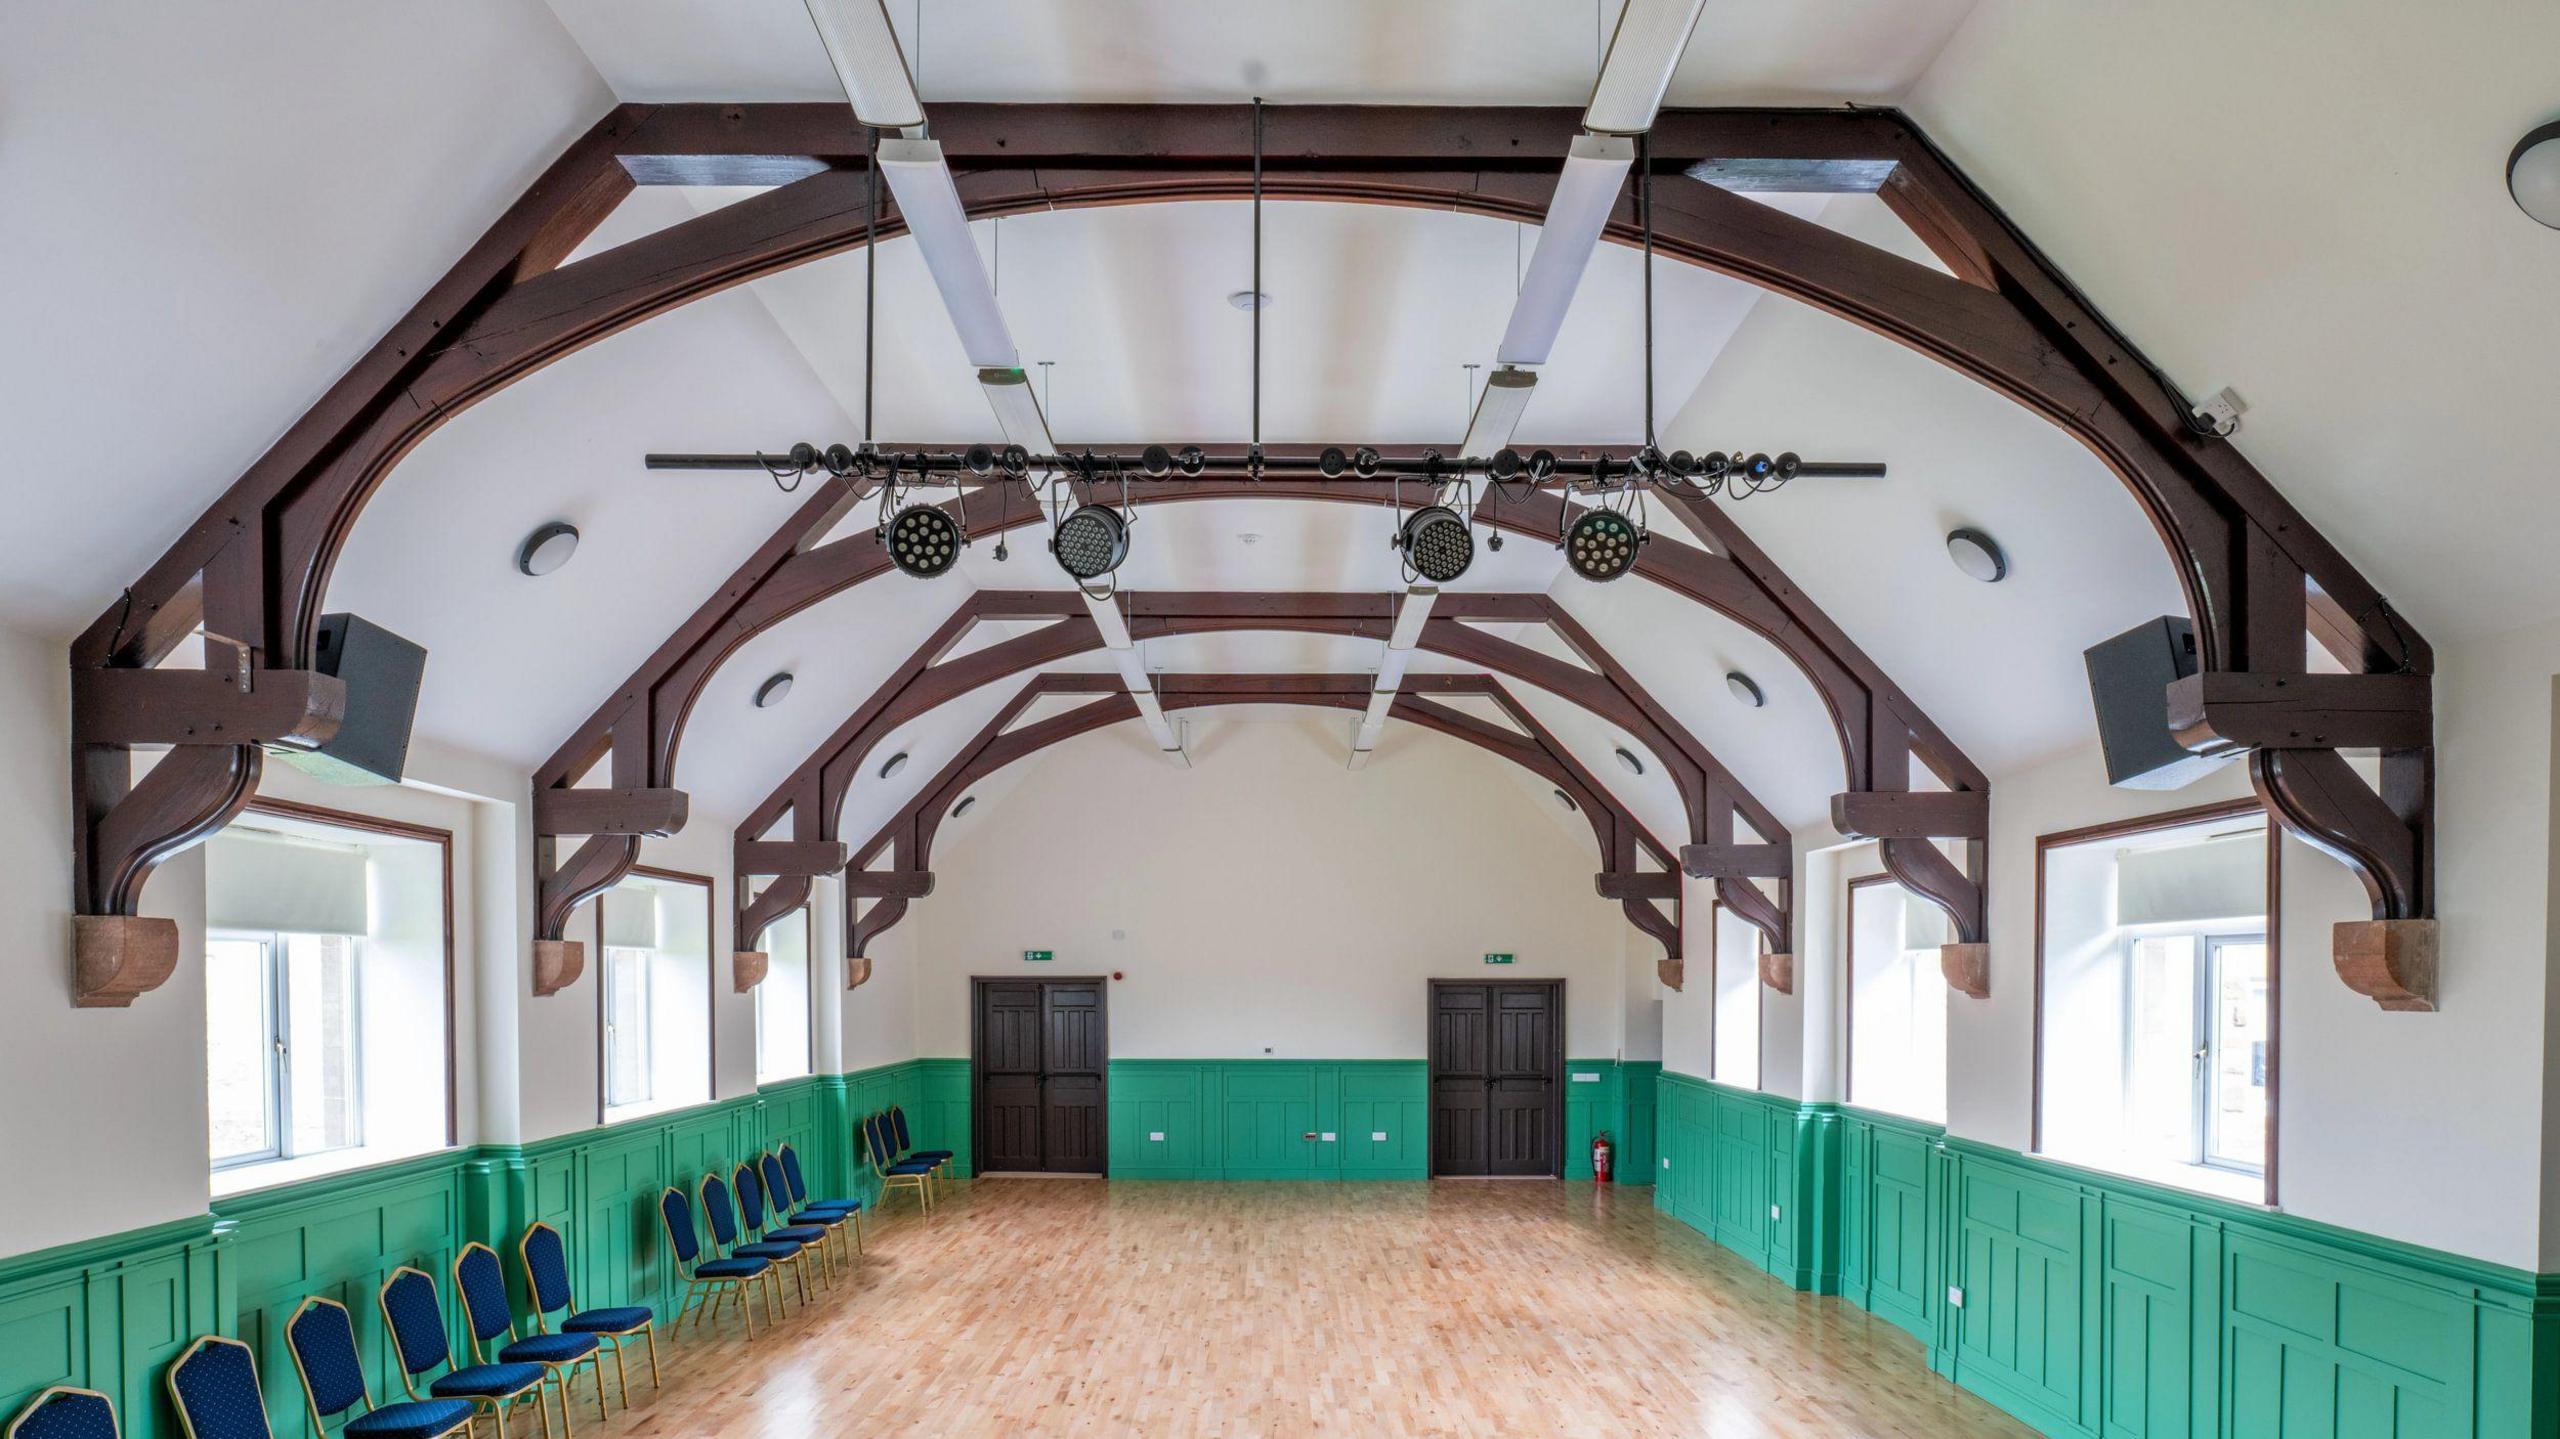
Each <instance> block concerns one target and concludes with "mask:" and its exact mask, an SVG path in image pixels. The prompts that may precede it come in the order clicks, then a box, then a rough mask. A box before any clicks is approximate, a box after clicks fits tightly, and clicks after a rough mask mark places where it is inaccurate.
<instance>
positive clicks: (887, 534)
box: [880, 505, 963, 580]
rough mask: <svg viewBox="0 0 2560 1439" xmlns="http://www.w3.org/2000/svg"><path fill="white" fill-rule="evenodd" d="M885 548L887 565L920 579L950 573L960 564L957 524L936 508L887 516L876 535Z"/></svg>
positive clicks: (921, 507)
mask: <svg viewBox="0 0 2560 1439" xmlns="http://www.w3.org/2000/svg"><path fill="white" fill-rule="evenodd" d="M880 543H882V544H883V545H886V546H888V548H889V563H891V564H893V565H896V566H897V567H898V573H900V574H904V575H913V576H915V577H916V578H917V579H920V580H929V579H933V578H934V577H936V576H938V575H945V574H949V573H950V572H951V567H952V566H953V565H956V564H958V563H959V562H960V546H961V544H962V543H963V541H962V539H961V537H960V522H959V521H958V520H955V519H953V518H951V516H950V515H949V514H947V513H945V512H944V511H943V509H942V507H941V506H939V505H909V506H907V507H906V508H905V509H903V510H900V511H898V512H897V513H896V514H894V515H891V516H890V517H889V523H888V525H887V526H886V527H885V528H883V529H882V530H881V532H880Z"/></svg>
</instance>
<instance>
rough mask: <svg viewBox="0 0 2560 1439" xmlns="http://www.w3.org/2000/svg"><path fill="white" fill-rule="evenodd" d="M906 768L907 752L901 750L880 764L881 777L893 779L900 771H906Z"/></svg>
mask: <svg viewBox="0 0 2560 1439" xmlns="http://www.w3.org/2000/svg"><path fill="white" fill-rule="evenodd" d="M906 767H907V752H906V751H905V750H900V751H898V752H897V753H896V754H893V755H891V756H889V757H888V758H887V759H885V760H882V761H881V762H880V777H881V778H882V779H889V778H892V777H894V776H895V775H896V774H897V773H898V771H900V770H902V769H905V768H906Z"/></svg>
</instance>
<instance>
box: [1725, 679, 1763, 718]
mask: <svg viewBox="0 0 2560 1439" xmlns="http://www.w3.org/2000/svg"><path fill="white" fill-rule="evenodd" d="M1724 687H1725V688H1726V689H1727V690H1729V691H1731V692H1732V694H1733V697H1734V698H1735V699H1737V700H1739V701H1741V702H1742V703H1743V704H1745V705H1748V706H1750V707H1751V708H1753V709H1758V708H1760V707H1761V706H1762V705H1764V704H1767V703H1768V702H1769V697H1768V696H1767V695H1764V694H1762V693H1760V683H1759V681H1757V680H1755V679H1753V678H1752V677H1751V676H1749V675H1747V674H1744V673H1743V672H1742V671H1740V670H1727V671H1725V676H1724Z"/></svg>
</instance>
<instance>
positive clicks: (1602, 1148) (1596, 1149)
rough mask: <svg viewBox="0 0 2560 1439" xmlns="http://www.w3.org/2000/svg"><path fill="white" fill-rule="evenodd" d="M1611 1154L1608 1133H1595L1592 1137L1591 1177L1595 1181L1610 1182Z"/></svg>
mask: <svg viewBox="0 0 2560 1439" xmlns="http://www.w3.org/2000/svg"><path fill="white" fill-rule="evenodd" d="M1609 1156H1610V1149H1609V1136H1608V1135H1606V1134H1595V1135H1593V1136H1592V1137H1591V1178H1592V1179H1593V1181H1594V1182H1596V1183H1600V1184H1607V1183H1609V1182H1610V1175H1609Z"/></svg>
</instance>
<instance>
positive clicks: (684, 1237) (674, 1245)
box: [658, 1187, 773, 1339]
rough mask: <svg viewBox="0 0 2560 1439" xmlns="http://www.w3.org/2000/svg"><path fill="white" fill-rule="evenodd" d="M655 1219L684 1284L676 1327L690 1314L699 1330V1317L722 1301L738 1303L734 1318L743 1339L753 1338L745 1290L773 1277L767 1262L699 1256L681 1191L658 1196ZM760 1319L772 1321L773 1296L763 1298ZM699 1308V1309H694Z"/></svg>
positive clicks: (690, 1206)
mask: <svg viewBox="0 0 2560 1439" xmlns="http://www.w3.org/2000/svg"><path fill="white" fill-rule="evenodd" d="M658 1217H659V1218H660V1219H661V1220H664V1221H665V1222H666V1226H667V1248H668V1251H669V1252H670V1253H672V1254H674V1255H675V1258H676V1273H677V1275H678V1276H679V1277H681V1278H682V1279H683V1280H684V1281H685V1284H686V1286H687V1287H686V1289H685V1292H684V1302H683V1303H682V1304H680V1305H678V1306H676V1321H675V1322H676V1323H678V1324H682V1323H684V1316H685V1312H686V1311H687V1310H691V1311H692V1312H693V1327H695V1328H696V1329H699V1328H701V1327H702V1316H704V1315H705V1314H708V1313H710V1312H711V1311H712V1309H713V1308H714V1307H715V1306H716V1305H717V1304H718V1303H719V1301H720V1300H722V1299H735V1300H737V1301H738V1317H739V1318H740V1319H741V1320H744V1321H745V1322H746V1326H747V1337H748V1338H749V1339H753V1338H755V1337H756V1321H755V1319H754V1317H753V1316H752V1315H750V1314H749V1312H748V1308H747V1297H748V1294H749V1292H750V1291H749V1289H748V1286H749V1285H751V1284H755V1285H758V1286H759V1289H761V1287H762V1286H761V1281H766V1280H770V1279H771V1278H772V1277H773V1261H772V1260H770V1259H744V1258H724V1257H722V1256H721V1255H719V1254H717V1253H712V1254H705V1253H703V1252H702V1237H701V1236H700V1235H699V1234H696V1233H695V1232H694V1228H693V1201H692V1200H690V1199H687V1198H685V1197H684V1191H683V1190H681V1189H676V1188H673V1187H669V1188H668V1190H667V1192H666V1193H664V1194H661V1195H659V1196H658ZM764 1303H765V1310H764V1317H765V1320H766V1322H767V1323H771V1322H772V1320H773V1296H772V1295H771V1294H770V1293H765V1295H764ZM696 1304H699V1305H700V1306H701V1307H700V1308H695V1305H696Z"/></svg>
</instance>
